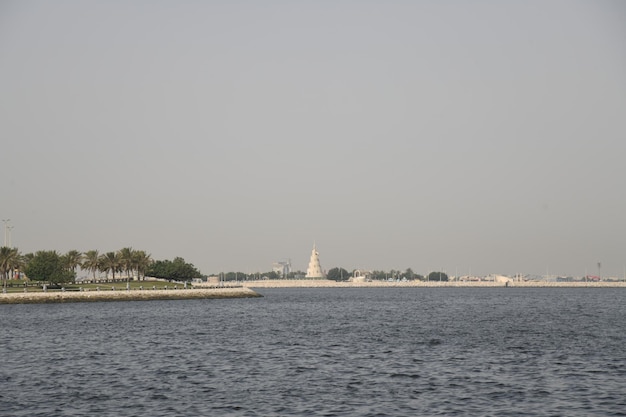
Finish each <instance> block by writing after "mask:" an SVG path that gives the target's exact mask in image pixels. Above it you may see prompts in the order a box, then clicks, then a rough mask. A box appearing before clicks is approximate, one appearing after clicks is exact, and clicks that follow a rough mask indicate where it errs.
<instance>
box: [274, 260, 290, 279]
mask: <svg viewBox="0 0 626 417" xmlns="http://www.w3.org/2000/svg"><path fill="white" fill-rule="evenodd" d="M272 271H274V272H276V273H277V274H278V275H280V276H281V277H282V278H284V277H286V276H287V274H289V273H290V272H291V259H290V260H288V261H283V262H274V264H273V265H272Z"/></svg>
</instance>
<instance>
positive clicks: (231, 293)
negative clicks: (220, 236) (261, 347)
mask: <svg viewBox="0 0 626 417" xmlns="http://www.w3.org/2000/svg"><path fill="white" fill-rule="evenodd" d="M255 297H262V295H261V294H259V293H257V292H256V291H254V290H252V289H250V288H247V287H241V286H239V287H224V288H194V289H176V290H131V291H127V290H119V291H110V290H109V291H64V292H63V291H48V292H20V293H6V294H0V304H46V303H78V302H102V301H105V302H106V301H151V300H193V299H219V298H255Z"/></svg>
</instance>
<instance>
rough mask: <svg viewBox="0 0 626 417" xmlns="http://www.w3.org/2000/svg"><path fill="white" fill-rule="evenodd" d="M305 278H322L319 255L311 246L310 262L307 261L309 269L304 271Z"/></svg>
mask: <svg viewBox="0 0 626 417" xmlns="http://www.w3.org/2000/svg"><path fill="white" fill-rule="evenodd" d="M306 277H307V278H324V273H323V272H322V266H321V265H320V254H319V252H318V251H317V249H316V248H315V243H314V244H313V251H312V252H311V260H310V261H309V267H308V268H307V270H306Z"/></svg>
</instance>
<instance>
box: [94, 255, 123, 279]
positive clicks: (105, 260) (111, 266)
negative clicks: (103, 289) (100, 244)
mask: <svg viewBox="0 0 626 417" xmlns="http://www.w3.org/2000/svg"><path fill="white" fill-rule="evenodd" d="M99 267H100V270H101V271H102V272H104V273H106V274H107V278H108V276H109V272H110V273H111V276H112V279H113V280H115V273H116V272H118V271H119V270H120V258H119V256H118V254H117V252H107V253H105V254H103V255H102V256H101V257H100V265H99Z"/></svg>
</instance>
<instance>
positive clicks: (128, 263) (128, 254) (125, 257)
mask: <svg viewBox="0 0 626 417" xmlns="http://www.w3.org/2000/svg"><path fill="white" fill-rule="evenodd" d="M134 253H135V251H133V248H122V249H120V250H119V251H118V252H117V255H118V257H119V260H120V266H121V267H122V268H124V270H125V271H126V277H127V278H128V280H129V281H130V276H131V274H132V271H133V257H134Z"/></svg>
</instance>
